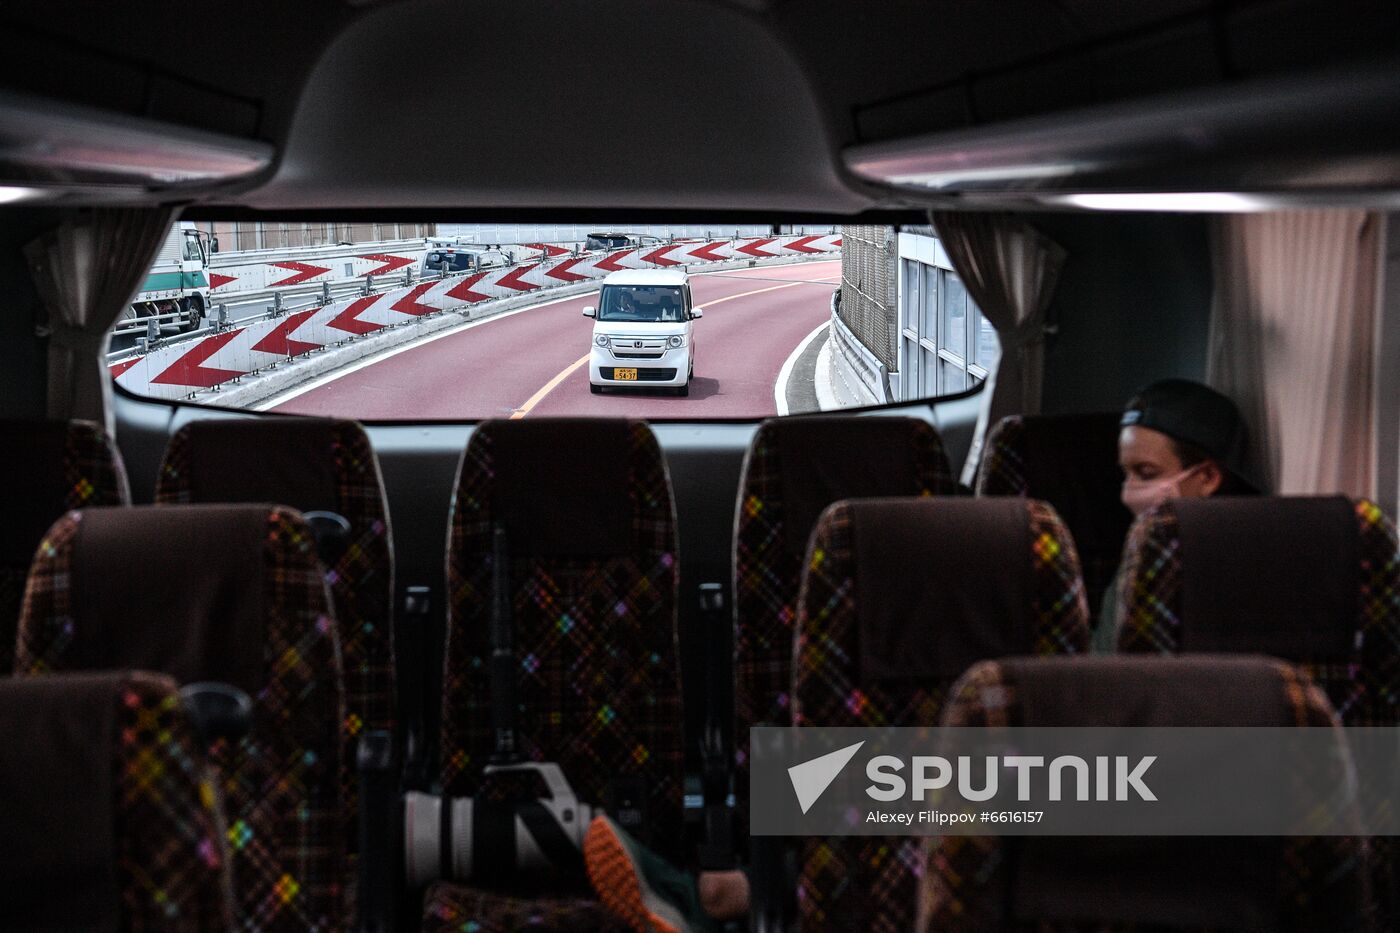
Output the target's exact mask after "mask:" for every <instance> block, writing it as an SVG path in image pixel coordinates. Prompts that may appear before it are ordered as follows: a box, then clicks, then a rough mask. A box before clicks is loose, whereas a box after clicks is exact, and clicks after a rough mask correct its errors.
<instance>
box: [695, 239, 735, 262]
mask: <svg viewBox="0 0 1400 933" xmlns="http://www.w3.org/2000/svg"><path fill="white" fill-rule="evenodd" d="M728 245H729V244H728V243H725V242H724V241H722V240H721V241H720V242H718V243H706V244H705V245H704V246H697V247H695V249H693V250H691V251H690V255H692V256H694V257H695V258H696V259H703V260H705V261H706V262H722V261H723V260H724V257H723V256H721V255H719V254H718V253H716V252H715V250H717V249H722V248H723V247H725V246H728Z"/></svg>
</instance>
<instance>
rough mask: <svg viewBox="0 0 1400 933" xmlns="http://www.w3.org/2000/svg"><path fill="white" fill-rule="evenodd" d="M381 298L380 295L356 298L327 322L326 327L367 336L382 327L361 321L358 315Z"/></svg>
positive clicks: (381, 325) (371, 322)
mask: <svg viewBox="0 0 1400 933" xmlns="http://www.w3.org/2000/svg"><path fill="white" fill-rule="evenodd" d="M382 297H383V296H382V295H366V296H365V297H364V298H356V299H355V300H354V301H352V302H350V304H349V305H348V306H346V308H345V310H344V311H342V312H340V313H339V314H337V315H336V316H335V317H334V318H332V319H331V320H330V321H329V322H327V324H326V326H327V327H334V328H335V329H336V330H343V331H345V332H346V333H347V334H369V333H373V332H374V331H377V330H379V329H380V328H382V327H383V326H384V325H383V324H376V323H374V322H373V321H361V320H359V315H360V313H361V312H363V311H368V310H369V308H370V306H371V305H373V304H374V303H375V302H376V301H378V300H379V299H380V298H382Z"/></svg>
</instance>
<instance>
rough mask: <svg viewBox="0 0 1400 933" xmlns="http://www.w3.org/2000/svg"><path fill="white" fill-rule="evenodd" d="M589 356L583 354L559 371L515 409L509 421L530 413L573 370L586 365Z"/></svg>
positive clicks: (571, 373)
mask: <svg viewBox="0 0 1400 933" xmlns="http://www.w3.org/2000/svg"><path fill="white" fill-rule="evenodd" d="M589 356H590V354H588V353H585V354H584V355H583V356H581V357H579V358H578V359H576V360H574V361H573V362H572V363H570V364H569V365H568V366H566V367H564V368H563V369H561V370H560V371H559V375H557V376H555V377H554V378H553V379H551V380H549V381H548V382H546V383H545V384H544V385H543V386H542V387H541V388H540V390H539V391H538V392H536V393H535V394H534V395H532V396H530V398H529V400H528V401H527V402H526V403H525V404H524V405H521V406H520V407H519V408H517V409H516V410H515V411H514V412H513V413H512V414H511V416H510V420H511V421H519V420H520V419H521V418H524V417H525V416H526V415H528V414H529V413H530V410H531V409H533V408H534V407H535V406H536V405H538V404H539V403H540V402H543V401H544V397H545V396H546V395H548V394H549V393H551V392H553V391H554V390H555V388H556V387H557V386H558V385H559V383H561V382H563V381H564V380H565V379H568V378H569V377H570V376H572V375H573V374H574V371H575V370H577V369H578V368H579V367H580V366H582V365H583V364H584V363H587V362H588V357H589Z"/></svg>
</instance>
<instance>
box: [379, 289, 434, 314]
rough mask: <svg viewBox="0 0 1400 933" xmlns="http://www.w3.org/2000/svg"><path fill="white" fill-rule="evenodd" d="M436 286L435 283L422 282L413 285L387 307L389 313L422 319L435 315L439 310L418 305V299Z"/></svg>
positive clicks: (429, 306)
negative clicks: (425, 316) (395, 312)
mask: <svg viewBox="0 0 1400 933" xmlns="http://www.w3.org/2000/svg"><path fill="white" fill-rule="evenodd" d="M436 285H437V283H436V282H424V283H422V284H421V285H415V286H413V287H412V288H410V289H409V290H408V294H407V295H404V296H403V297H402V298H400V299H399V300H398V301H396V302H394V303H393V304H391V305H390V306H389V310H390V311H398V312H399V313H401V314H411V315H413V316H414V317H422V316H423V315H425V314H437V313H438V312H439V311H441V310H442V309H441V308H434V307H433V306H432V305H424V304H419V303H418V299H419V298H421V297H423V293H424V292H426V291H428V289H430V288H433V287H435V286H436Z"/></svg>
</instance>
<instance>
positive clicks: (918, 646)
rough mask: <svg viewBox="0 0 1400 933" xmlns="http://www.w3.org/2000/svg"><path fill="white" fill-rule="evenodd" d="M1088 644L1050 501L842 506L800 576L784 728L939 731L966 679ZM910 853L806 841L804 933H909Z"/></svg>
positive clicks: (816, 537)
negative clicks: (1000, 664)
mask: <svg viewBox="0 0 1400 933" xmlns="http://www.w3.org/2000/svg"><path fill="white" fill-rule="evenodd" d="M1088 643H1089V623H1088V612H1087V609H1086V607H1085V602H1084V587H1083V583H1082V581H1081V579H1080V575H1079V561H1078V558H1077V557H1076V555H1075V549H1074V540H1073V539H1072V538H1071V537H1070V535H1069V532H1068V531H1067V530H1066V529H1065V526H1064V524H1063V523H1062V522H1061V521H1060V519H1059V517H1058V516H1057V515H1056V514H1055V510H1054V509H1052V508H1051V507H1050V506H1048V505H1046V504H1045V503H1043V502H1039V501H1036V500H1032V499H1020V500H1013V499H984V500H975V499H962V498H957V499H955V498H951V497H948V498H934V499H916V500H911V499H864V500H856V501H849V502H839V503H837V504H835V505H833V506H831V507H830V508H828V509H827V510H826V511H825V512H824V513H823V514H822V517H821V520H820V521H819V522H818V524H817V528H816V530H815V531H814V532H813V535H812V542H811V549H810V551H809V552H808V560H807V567H806V570H805V572H804V573H803V577H802V592H801V597H800V599H799V602H798V612H797V660H796V668H795V670H794V672H793V688H792V699H793V704H792V710H793V724H794V725H798V726H919V725H934V724H936V723H937V722H938V718H939V715H940V713H941V712H942V707H943V704H944V701H945V698H946V696H947V691H948V689H949V687H950V686H951V685H952V684H953V682H954V681H955V680H956V679H957V678H958V676H959V675H961V674H962V672H963V671H964V670H966V669H967V667H968V666H969V665H971V664H973V663H975V662H977V661H979V660H982V659H986V658H991V657H1000V656H1002V655H1004V654H1008V653H1011V654H1061V653H1074V652H1082V651H1084V650H1086V649H1087V648H1088ZM918 850H919V840H918V839H915V838H911V837H897V838H896V837H830V838H811V839H807V840H804V842H803V854H802V859H801V875H800V879H799V888H798V890H799V898H798V903H799V907H800V911H801V925H802V929H803V930H804V931H812V930H833V931H834V930H854V929H879V930H907V929H909V927H910V925H911V924H912V922H913V915H914V905H915V892H916V887H917V883H918V874H917V871H916V867H917V866H918V864H919V858H918Z"/></svg>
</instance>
